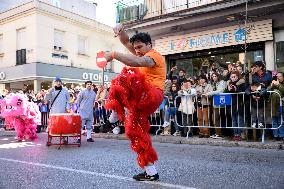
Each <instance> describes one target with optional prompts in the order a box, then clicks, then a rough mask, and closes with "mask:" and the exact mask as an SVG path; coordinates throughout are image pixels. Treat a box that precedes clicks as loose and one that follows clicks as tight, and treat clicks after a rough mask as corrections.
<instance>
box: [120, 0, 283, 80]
mask: <svg viewBox="0 0 284 189" xmlns="http://www.w3.org/2000/svg"><path fill="white" fill-rule="evenodd" d="M136 2H137V3H136V5H133V3H132V4H131V6H125V5H124V6H120V7H118V8H117V9H118V10H117V12H118V15H117V18H118V20H120V21H121V22H122V23H123V24H124V25H125V27H126V28H127V31H128V32H129V33H135V32H137V31H139V32H148V33H149V34H150V35H151V36H152V40H153V44H154V48H155V49H156V50H158V51H159V52H161V53H162V55H164V56H165V58H166V61H167V66H168V68H170V67H172V66H178V67H180V68H183V69H185V70H186V73H187V74H188V75H199V74H200V73H201V72H202V71H204V70H208V68H209V67H210V65H212V64H213V63H214V62H215V63H219V64H220V65H223V66H224V67H225V66H226V65H227V64H228V63H234V62H237V61H239V62H241V63H243V64H244V63H245V66H244V67H245V68H249V67H250V65H251V64H252V63H253V62H255V61H258V60H260V61H265V62H266V66H267V69H268V70H271V71H272V70H277V71H284V56H283V54H284V20H283V19H282V18H283V16H284V1H278V0H270V1H265V0H229V1H228V0H190V1H188V0H153V1H150V0H145V1H138V0H137V1H136Z"/></svg>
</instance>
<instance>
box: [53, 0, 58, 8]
mask: <svg viewBox="0 0 284 189" xmlns="http://www.w3.org/2000/svg"><path fill="white" fill-rule="evenodd" d="M51 3H52V5H53V6H55V7H58V8H60V1H59V0H51Z"/></svg>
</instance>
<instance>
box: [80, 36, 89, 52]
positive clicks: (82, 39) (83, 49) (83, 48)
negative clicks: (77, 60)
mask: <svg viewBox="0 0 284 189" xmlns="http://www.w3.org/2000/svg"><path fill="white" fill-rule="evenodd" d="M86 48H87V38H86V37H84V36H79V37H78V53H79V54H86Z"/></svg>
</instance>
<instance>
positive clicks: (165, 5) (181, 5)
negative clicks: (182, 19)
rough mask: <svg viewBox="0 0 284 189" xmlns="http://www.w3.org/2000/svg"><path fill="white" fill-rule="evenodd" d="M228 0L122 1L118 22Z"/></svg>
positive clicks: (119, 7) (118, 3) (119, 6)
mask: <svg viewBox="0 0 284 189" xmlns="http://www.w3.org/2000/svg"><path fill="white" fill-rule="evenodd" d="M222 1H224V2H225V1H226V0H131V1H127V0H122V1H118V2H117V3H116V7H117V22H119V23H124V22H130V21H137V20H143V19H148V18H153V17H159V16H162V15H167V14H171V13H175V12H182V11H187V10H193V9H198V8H201V7H206V6H207V5H213V4H217V3H222Z"/></svg>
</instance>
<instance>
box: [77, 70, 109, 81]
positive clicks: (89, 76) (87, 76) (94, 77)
mask: <svg viewBox="0 0 284 189" xmlns="http://www.w3.org/2000/svg"><path fill="white" fill-rule="evenodd" d="M82 78H83V80H91V81H99V82H101V81H102V78H103V74H102V73H87V72H84V73H83V75H82ZM108 80H109V79H108V76H107V75H104V81H106V82H108Z"/></svg>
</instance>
